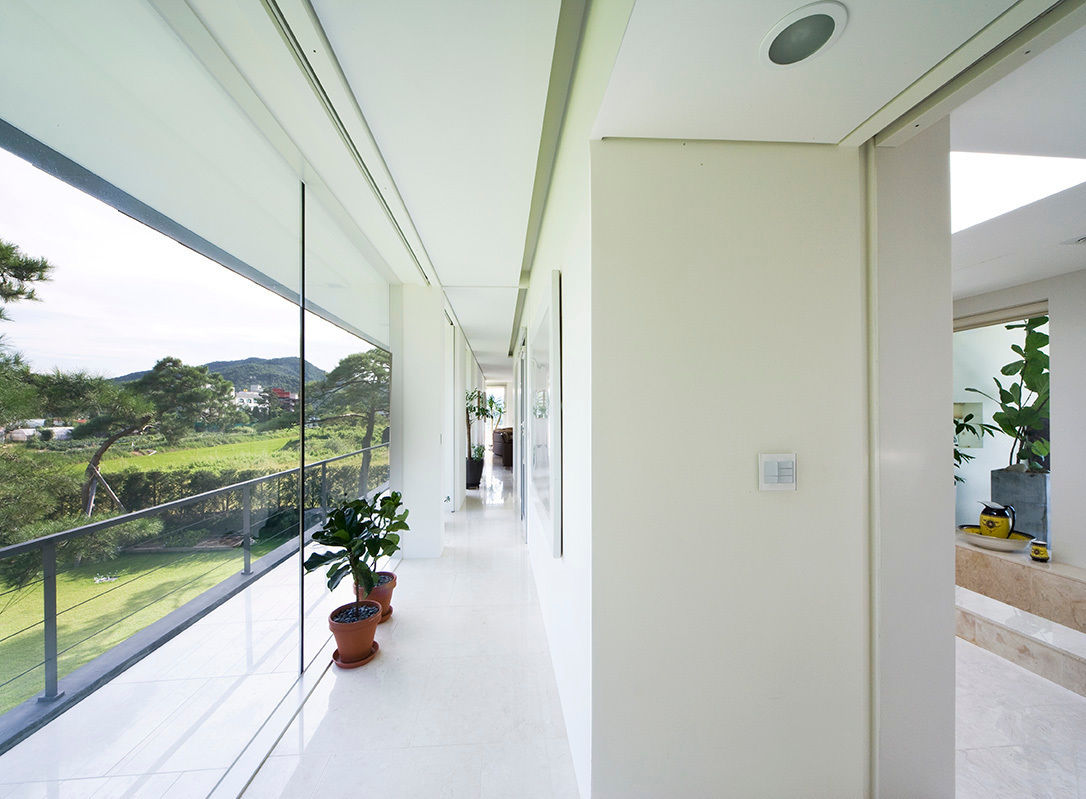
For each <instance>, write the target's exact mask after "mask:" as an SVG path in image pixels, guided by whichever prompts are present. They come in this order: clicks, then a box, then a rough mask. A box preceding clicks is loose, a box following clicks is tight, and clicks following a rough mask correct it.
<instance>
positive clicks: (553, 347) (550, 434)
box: [528, 270, 562, 558]
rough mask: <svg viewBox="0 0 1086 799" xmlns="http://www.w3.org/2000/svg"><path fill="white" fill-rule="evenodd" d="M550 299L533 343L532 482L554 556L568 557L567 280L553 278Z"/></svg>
mask: <svg viewBox="0 0 1086 799" xmlns="http://www.w3.org/2000/svg"><path fill="white" fill-rule="evenodd" d="M550 289H551V290H550V294H549V296H548V298H547V302H546V304H545V306H544V308H543V310H542V311H541V313H540V314H539V317H538V319H537V320H536V323H535V326H534V327H533V329H532V330H531V332H530V335H529V339H528V383H529V391H530V402H529V413H530V417H529V444H530V458H529V460H530V479H531V486H532V493H533V495H534V496H535V506H536V509H537V511H538V512H539V514H540V518H539V520H540V523H541V525H542V526H543V528H544V529H547V530H549V531H550V533H551V544H552V548H551V552H552V554H553V555H554V557H556V558H560V557H562V275H561V272H559V271H557V270H555V271H554V272H553V273H552V275H551V287H550Z"/></svg>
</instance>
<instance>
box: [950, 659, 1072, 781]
mask: <svg viewBox="0 0 1086 799" xmlns="http://www.w3.org/2000/svg"><path fill="white" fill-rule="evenodd" d="M955 641H956V643H957V653H958V664H957V665H958V675H957V743H956V746H957V794H956V796H957V799H1004V797H1005V798H1006V799H1027V797H1028V799H1043V798H1044V797H1051V799H1074V797H1079V799H1086V697H1082V696H1079V695H1078V694H1076V693H1074V692H1072V691H1068V690H1067V689H1066V688H1063V687H1061V686H1059V685H1056V684H1055V683H1053V682H1049V681H1048V680H1046V679H1044V678H1043V677H1038V676H1037V675H1036V674H1033V673H1032V672H1029V671H1026V670H1025V669H1023V668H1022V667H1021V666H1017V665H1015V664H1014V663H1011V662H1010V661H1007V660H1004V659H1003V658H1001V657H999V656H998V655H994V654H992V653H991V652H988V651H986V650H984V649H981V648H979V647H977V646H974V645H973V644H970V643H968V642H966V641H963V640H962V639H960V638H957V639H955Z"/></svg>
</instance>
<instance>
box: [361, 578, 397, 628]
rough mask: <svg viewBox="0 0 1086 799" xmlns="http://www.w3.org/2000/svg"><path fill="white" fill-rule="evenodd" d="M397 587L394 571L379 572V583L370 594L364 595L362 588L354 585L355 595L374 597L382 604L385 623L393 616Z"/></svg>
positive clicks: (382, 621)
mask: <svg viewBox="0 0 1086 799" xmlns="http://www.w3.org/2000/svg"><path fill="white" fill-rule="evenodd" d="M395 588H396V575H395V574H394V573H393V572H377V585H375V586H374V587H373V590H372V591H370V593H369V596H363V595H362V589H361V588H359V587H358V586H357V585H356V586H355V587H354V590H355V596H357V597H358V598H359V599H360V600H361V599H372V600H373V601H374V602H378V603H380V605H381V621H380V622H378V624H384V623H385V622H386V621H388V620H389V617H391V616H392V592H393V590H394V589H395Z"/></svg>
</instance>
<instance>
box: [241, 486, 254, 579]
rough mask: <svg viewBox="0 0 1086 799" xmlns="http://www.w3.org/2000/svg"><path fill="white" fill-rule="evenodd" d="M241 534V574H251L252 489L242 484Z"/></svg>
mask: <svg viewBox="0 0 1086 799" xmlns="http://www.w3.org/2000/svg"><path fill="white" fill-rule="evenodd" d="M241 535H242V546H243V547H244V548H245V568H243V569H242V570H241V573H242V574H252V573H253V570H252V564H251V559H252V553H251V552H250V547H251V545H252V540H253V490H252V487H251V486H242V489H241Z"/></svg>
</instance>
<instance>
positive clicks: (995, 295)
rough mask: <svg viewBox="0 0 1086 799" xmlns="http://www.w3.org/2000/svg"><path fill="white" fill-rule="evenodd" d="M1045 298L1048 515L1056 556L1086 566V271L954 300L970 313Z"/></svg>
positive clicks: (959, 308)
mask: <svg viewBox="0 0 1086 799" xmlns="http://www.w3.org/2000/svg"><path fill="white" fill-rule="evenodd" d="M1040 300H1048V313H1049V323H1048V334H1049V336H1051V343H1050V345H1049V348H1048V351H1049V357H1050V359H1051V364H1052V377H1051V390H1052V417H1051V419H1050V423H1051V431H1052V436H1051V439H1052V476H1051V478H1050V488H1051V497H1050V502H1051V507H1050V508H1049V514H1048V516H1049V523H1050V524H1051V539H1050V540H1051V542H1052V559H1053V560H1054V561H1059V562H1063V563H1069V564H1072V565H1074V566H1078V567H1080V568H1086V528H1083V526H1082V523H1081V519H1080V518H1079V517H1080V516H1081V513H1079V512H1078V505H1079V496H1080V495H1081V494H1082V475H1084V474H1086V423H1083V414H1082V398H1083V397H1086V271H1081V272H1072V273H1070V274H1067V275H1060V276H1059V277H1054V278H1050V279H1048V280H1040V281H1037V282H1035V283H1027V284H1025V285H1022V286H1016V287H1014V288H1009V289H1004V290H1002V291H995V292H991V293H989V294H981V295H978V296H976V297H966V298H963V299H959V300H957V301H955V303H954V315H955V316H956V317H958V316H969V315H972V314H975V313H980V312H982V311H987V310H995V309H999V308H1009V307H1012V306H1015V305H1022V304H1025V303H1028V302H1037V301H1040ZM1008 360H1010V359H1009V358H1008ZM1004 363H1006V361H1004Z"/></svg>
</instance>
